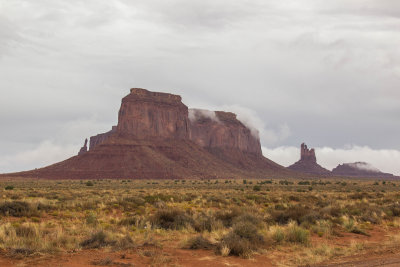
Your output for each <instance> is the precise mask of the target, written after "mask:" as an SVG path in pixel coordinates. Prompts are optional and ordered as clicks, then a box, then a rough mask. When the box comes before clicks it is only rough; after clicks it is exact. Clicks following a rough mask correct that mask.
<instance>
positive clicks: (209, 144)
mask: <svg viewBox="0 0 400 267" xmlns="http://www.w3.org/2000/svg"><path fill="white" fill-rule="evenodd" d="M190 113H191V116H190V119H191V120H190V129H191V133H190V139H191V140H192V141H194V142H195V143H196V144H198V145H200V146H201V147H205V148H222V149H224V148H227V149H237V150H239V151H242V152H248V153H253V154H255V155H258V156H261V155H262V153H261V144H260V140H259V138H258V136H253V135H252V133H251V131H250V129H248V128H247V127H246V126H244V124H243V123H241V122H240V121H239V120H238V119H237V117H236V114H234V113H231V112H223V111H216V112H213V111H205V110H199V109H191V110H190Z"/></svg>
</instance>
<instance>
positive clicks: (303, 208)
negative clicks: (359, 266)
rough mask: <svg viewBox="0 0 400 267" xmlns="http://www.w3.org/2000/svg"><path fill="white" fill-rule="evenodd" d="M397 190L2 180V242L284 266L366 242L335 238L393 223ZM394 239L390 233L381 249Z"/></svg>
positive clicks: (397, 214) (399, 208)
mask: <svg viewBox="0 0 400 267" xmlns="http://www.w3.org/2000/svg"><path fill="white" fill-rule="evenodd" d="M88 182H90V183H88ZM88 184H90V185H88ZM393 184H394V186H393ZM7 186H8V187H7ZM309 186H312V188H313V190H312V191H309V190H308V187H309ZM6 187H7V189H6ZM398 187H399V184H397V183H385V184H382V183H378V184H376V183H375V181H357V182H356V183H354V181H334V180H332V181H311V180H310V181H301V182H299V181H295V180H289V179H288V180H286V181H279V180H269V179H268V180H246V182H244V181H235V180H222V181H221V180H219V181H215V180H210V181H207V180H196V181H192V180H186V181H184V180H174V181H173V180H171V181H131V180H122V181H121V180H93V181H44V180H43V181H36V180H26V181H18V180H17V181H16V180H12V181H11V180H10V181H1V182H0V188H2V189H0V190H2V199H1V200H0V216H1V223H0V248H1V249H3V250H5V251H6V252H7V253H8V255H10V256H12V257H26V256H31V255H35V254H37V253H42V254H52V253H57V252H66V251H74V250H79V249H111V250H112V251H115V250H132V249H137V248H140V247H155V248H157V250H155V251H158V252H157V253H155V254H154V255H151V257H149V258H151V259H150V261H149V264H151V265H154V266H160V265H163V264H168V263H169V262H170V261H171V257H170V256H168V255H166V254H165V253H163V252H162V248H163V247H164V246H177V247H184V248H187V249H207V250H211V251H215V253H216V254H218V255H222V256H224V257H226V256H240V257H243V258H249V257H252V255H253V254H254V253H255V252H257V253H261V254H262V253H265V251H267V253H268V254H270V255H271V257H274V256H273V255H274V253H277V254H280V253H290V255H291V257H290V258H288V259H286V261H287V262H286V263H285V264H287V265H291V264H311V263H317V262H321V261H324V260H327V259H331V258H333V257H339V256H344V255H349V254H357V253H361V252H362V251H363V250H364V249H365V247H364V245H365V244H364V243H362V242H358V243H354V242H353V243H352V242H349V243H348V244H347V245H346V247H345V248H343V247H341V246H337V245H335V244H334V243H332V242H331V240H332V239H333V238H340V235H341V233H342V234H343V233H350V234H354V235H359V236H363V237H365V238H367V237H368V235H369V231H370V229H372V228H373V227H376V226H378V227H380V228H382V229H386V231H387V232H390V231H397V230H400V193H398ZM254 188H256V190H254ZM181 240H185V242H183V244H182V242H181ZM398 240H400V237H398V236H397V235H391V239H390V240H388V241H387V246H394V244H396V242H398ZM176 244H178V245H176ZM294 251H299V252H294Z"/></svg>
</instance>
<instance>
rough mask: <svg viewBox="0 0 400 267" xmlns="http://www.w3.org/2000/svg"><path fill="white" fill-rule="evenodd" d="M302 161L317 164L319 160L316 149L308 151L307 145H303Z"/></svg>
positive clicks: (301, 151)
mask: <svg viewBox="0 0 400 267" xmlns="http://www.w3.org/2000/svg"><path fill="white" fill-rule="evenodd" d="M300 160H306V161H309V162H315V163H316V162H317V158H316V156H315V150H314V148H312V149H308V147H307V145H306V144H304V143H302V144H301V150H300Z"/></svg>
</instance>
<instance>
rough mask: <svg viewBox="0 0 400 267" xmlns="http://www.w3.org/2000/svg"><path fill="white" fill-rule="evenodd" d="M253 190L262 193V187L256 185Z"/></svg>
mask: <svg viewBox="0 0 400 267" xmlns="http://www.w3.org/2000/svg"><path fill="white" fill-rule="evenodd" d="M253 190H254V191H261V186H259V185H255V186H253Z"/></svg>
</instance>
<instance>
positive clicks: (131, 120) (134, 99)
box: [117, 88, 189, 139]
mask: <svg viewBox="0 0 400 267" xmlns="http://www.w3.org/2000/svg"><path fill="white" fill-rule="evenodd" d="M117 131H118V133H119V134H122V135H127V136H132V137H133V138H137V139H152V138H160V139H188V138H189V119H188V108H187V106H185V105H184V104H183V103H182V102H181V97H180V96H178V95H173V94H167V93H156V92H150V91H147V90H145V89H140V88H133V89H131V93H130V94H129V95H128V96H126V97H124V98H123V99H122V104H121V109H120V111H119V116H118V126H117Z"/></svg>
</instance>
